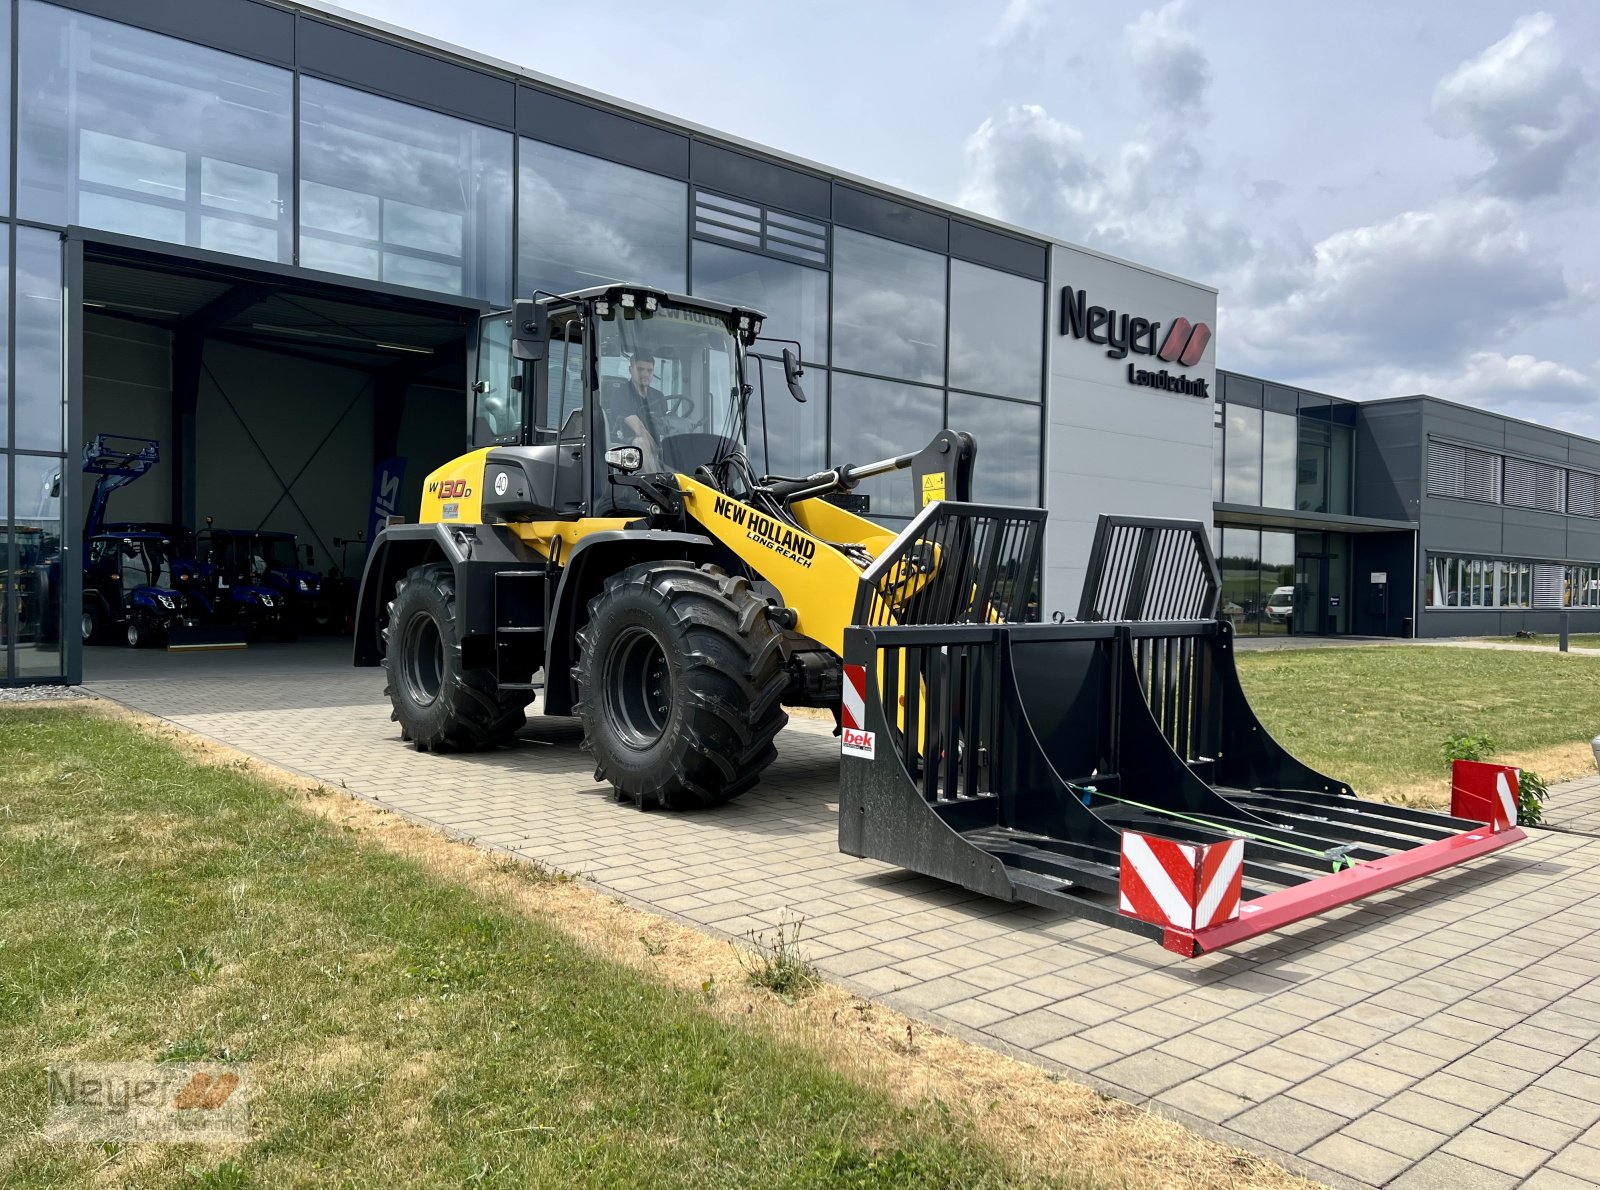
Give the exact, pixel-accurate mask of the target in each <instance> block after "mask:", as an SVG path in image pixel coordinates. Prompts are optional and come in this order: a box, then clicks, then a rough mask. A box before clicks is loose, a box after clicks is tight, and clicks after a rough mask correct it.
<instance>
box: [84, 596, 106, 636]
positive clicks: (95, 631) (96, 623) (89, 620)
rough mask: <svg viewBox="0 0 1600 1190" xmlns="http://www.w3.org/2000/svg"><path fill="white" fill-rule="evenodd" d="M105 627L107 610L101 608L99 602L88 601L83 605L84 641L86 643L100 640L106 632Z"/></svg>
mask: <svg viewBox="0 0 1600 1190" xmlns="http://www.w3.org/2000/svg"><path fill="white" fill-rule="evenodd" d="M105 628H106V616H105V612H103V611H101V610H100V605H99V604H98V603H92V602H86V603H85V604H84V605H83V620H82V625H81V631H82V632H83V643H84V644H86V645H92V644H94V642H95V641H97V640H99V639H100V637H101V635H102V634H103V633H104V632H105Z"/></svg>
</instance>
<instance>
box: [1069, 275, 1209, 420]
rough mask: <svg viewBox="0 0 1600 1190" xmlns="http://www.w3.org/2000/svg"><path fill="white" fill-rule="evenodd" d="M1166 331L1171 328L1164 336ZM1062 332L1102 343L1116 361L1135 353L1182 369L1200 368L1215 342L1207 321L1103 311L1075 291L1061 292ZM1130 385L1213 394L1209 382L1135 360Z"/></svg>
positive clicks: (1187, 393)
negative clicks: (1164, 320) (1157, 318)
mask: <svg viewBox="0 0 1600 1190" xmlns="http://www.w3.org/2000/svg"><path fill="white" fill-rule="evenodd" d="M1162 327H1166V333H1165V334H1164V335H1163V334H1162V333H1161V331H1162ZM1061 333H1062V334H1063V335H1071V336H1072V337H1073V338H1074V339H1087V340H1089V342H1091V343H1098V344H1100V345H1101V346H1103V347H1104V348H1105V349H1106V354H1107V355H1108V356H1110V357H1111V358H1112V359H1118V360H1120V359H1126V358H1127V357H1128V356H1129V355H1130V354H1131V355H1149V356H1154V357H1155V358H1156V359H1158V360H1161V361H1162V362H1163V363H1168V364H1176V365H1178V366H1179V367H1182V368H1192V367H1194V366H1195V365H1196V364H1198V363H1199V362H1200V359H1201V357H1202V356H1204V355H1205V353H1206V348H1207V346H1209V345H1210V343H1211V328H1210V327H1209V326H1207V325H1206V324H1205V323H1203V322H1190V321H1189V320H1188V319H1187V318H1181V317H1180V318H1174V319H1173V320H1172V321H1171V322H1170V323H1162V322H1156V321H1154V320H1152V319H1149V318H1142V317H1139V316H1137V315H1131V314H1127V313H1119V312H1118V311H1116V310H1108V309H1107V308H1106V307H1104V306H1091V305H1090V304H1089V296H1088V291H1087V290H1084V289H1073V288H1072V287H1071V286H1067V287H1065V288H1063V289H1062V291H1061ZM1158 343H1159V344H1160V346H1159V347H1158V346H1157V344H1158ZM1128 383H1129V384H1133V385H1138V386H1139V387H1141V388H1156V389H1161V390H1163V391H1165V392H1171V393H1180V394H1182V395H1184V396H1190V397H1210V395H1211V392H1210V388H1209V386H1208V384H1207V382H1206V381H1205V380H1204V379H1203V378H1201V377H1192V376H1185V375H1183V374H1182V373H1179V372H1173V371H1169V370H1168V369H1166V368H1162V369H1160V370H1159V371H1156V370H1153V369H1150V368H1141V367H1139V366H1138V364H1137V363H1135V362H1133V361H1131V360H1130V361H1129V362H1128Z"/></svg>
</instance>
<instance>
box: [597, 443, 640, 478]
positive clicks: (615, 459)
mask: <svg viewBox="0 0 1600 1190" xmlns="http://www.w3.org/2000/svg"><path fill="white" fill-rule="evenodd" d="M606 466H607V467H610V468H612V469H613V470H615V471H621V472H622V473H623V474H625V475H632V474H633V473H634V472H635V471H637V470H639V468H641V467H643V466H644V451H642V450H640V449H639V448H638V447H637V446H613V447H612V448H611V449H610V450H608V451H606Z"/></svg>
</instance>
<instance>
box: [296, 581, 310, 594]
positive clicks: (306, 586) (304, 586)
mask: <svg viewBox="0 0 1600 1190" xmlns="http://www.w3.org/2000/svg"><path fill="white" fill-rule="evenodd" d="M295 585H296V586H297V587H299V588H300V590H301V591H302V592H305V593H309V592H310V590H311V583H310V582H309V581H308V580H306V579H300V580H299V581H298V582H297V583H296V584H295Z"/></svg>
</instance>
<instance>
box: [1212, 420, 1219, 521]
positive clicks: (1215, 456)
mask: <svg viewBox="0 0 1600 1190" xmlns="http://www.w3.org/2000/svg"><path fill="white" fill-rule="evenodd" d="M1211 498H1212V499H1213V500H1215V501H1217V502H1219V503H1220V502H1221V500H1222V422H1221V421H1220V420H1214V421H1212V423H1211Z"/></svg>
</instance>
